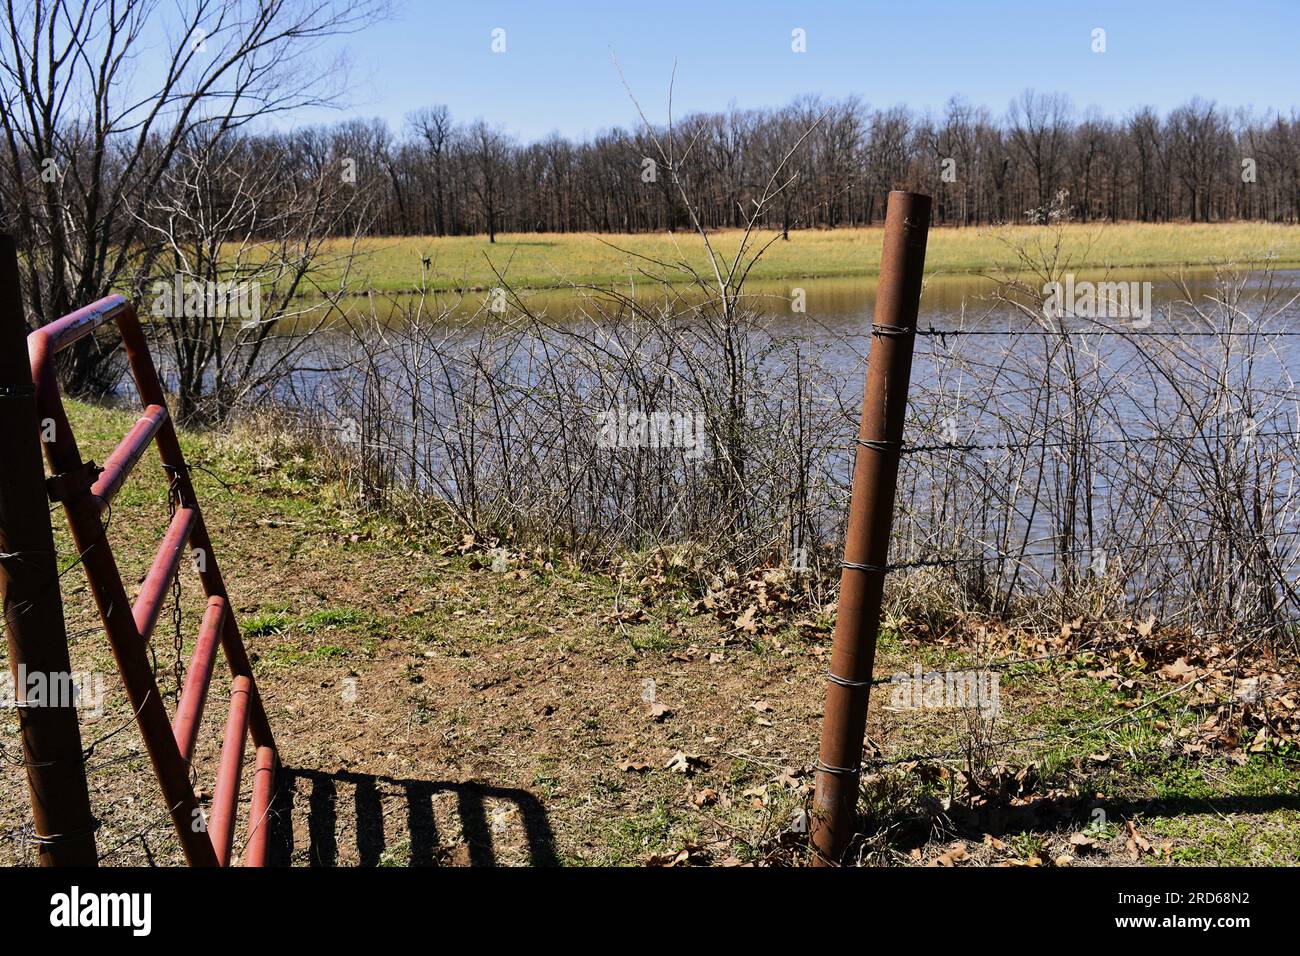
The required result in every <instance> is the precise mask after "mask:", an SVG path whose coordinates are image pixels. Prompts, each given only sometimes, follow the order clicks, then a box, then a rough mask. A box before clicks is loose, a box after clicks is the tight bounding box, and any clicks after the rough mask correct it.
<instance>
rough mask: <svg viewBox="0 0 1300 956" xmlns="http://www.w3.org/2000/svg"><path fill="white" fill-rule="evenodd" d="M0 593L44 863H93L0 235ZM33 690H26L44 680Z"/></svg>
mask: <svg viewBox="0 0 1300 956" xmlns="http://www.w3.org/2000/svg"><path fill="white" fill-rule="evenodd" d="M0 458H3V459H4V466H3V467H0V593H2V594H3V601H4V617H5V635H6V637H7V639H8V644H9V667H10V670H11V672H12V673H13V678H14V704H15V709H16V710H17V712H18V725H19V729H20V731H21V734H22V742H23V759H24V762H25V764H26V767H27V786H28V791H29V793H30V795H31V802H32V826H33V828H34V830H35V833H34V835H33V840H34V841H35V842H36V845H37V846H38V847H39V855H40V863H41V865H42V866H94V865H95V863H96V852H95V826H96V823H95V818H94V817H93V816H92V815H91V812H90V796H89V793H88V792H87V788H86V768H85V760H84V758H83V756H82V749H81V729H80V727H79V725H78V721H77V709H76V702H75V701H74V700H72V699H71V696H72V695H71V688H72V686H73V681H72V664H71V661H70V660H69V657H68V637H67V630H66V625H65V623H64V618H63V595H62V592H61V591H60V589H59V572H58V562H57V557H56V555H55V553H54V533H53V529H52V528H51V526H50V514H49V503H48V501H47V499H46V494H45V467H44V465H43V464H42V463H41V447H40V422H39V420H38V418H37V412H36V398H35V393H34V390H33V386H32V370H31V366H30V365H29V364H28V358H27V327H26V323H25V322H24V321H23V309H22V293H21V291H20V287H19V284H18V255H17V251H16V249H15V247H14V242H13V239H12V238H11V237H9V236H6V235H2V234H0ZM42 685H43V690H36V691H34V692H33V695H32V696H29V688H38V687H41V686H42Z"/></svg>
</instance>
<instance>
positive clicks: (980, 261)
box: [319, 223, 1300, 292]
mask: <svg viewBox="0 0 1300 956" xmlns="http://www.w3.org/2000/svg"><path fill="white" fill-rule="evenodd" d="M882 234H883V229H881V228H879V227H876V228H870V229H836V230H831V231H827V230H799V231H795V232H791V233H790V239H789V241H782V240H780V239H778V240H777V241H775V242H773V243H772V244H771V245H770V246H769V247H768V249H767V252H766V253H765V254H764V256H763V257H762V259H761V260H760V261H759V263H758V265H757V266H755V268H754V269H753V271H752V272H751V273H750V276H751V278H753V279H759V280H761V279H792V278H800V279H811V278H820V277H839V276H870V275H874V274H875V273H876V272H877V271H878V270H879V267H880V245H881V237H882ZM740 236H741V234H740V233H739V232H737V231H734V230H732V231H724V232H720V233H717V234H716V235H715V237H714V243H715V246H716V248H717V249H718V250H719V251H720V252H721V253H723V254H724V255H731V256H734V254H735V250H736V248H737V245H738V243H739V241H740ZM1050 237H1051V231H1050V230H1049V229H1048V228H1046V227H1031V226H1006V227H996V228H983V229H975V228H968V229H959V228H936V229H934V230H932V231H931V233H930V240H929V248H928V252H927V255H926V268H927V270H928V271H930V272H932V273H936V272H944V273H977V272H982V271H992V270H997V269H1001V268H1011V267H1014V266H1015V264H1016V256H1015V253H1014V252H1013V246H1015V245H1016V244H1020V243H1023V242H1028V243H1030V244H1031V245H1032V244H1034V243H1038V242H1048V241H1050ZM1064 237H1065V250H1066V253H1067V254H1068V255H1071V256H1072V257H1073V263H1072V264H1073V266H1074V267H1085V266H1087V267H1096V266H1114V267H1141V266H1161V267H1176V266H1195V265H1206V264H1214V263H1221V262H1236V263H1243V264H1244V263H1251V262H1259V261H1263V260H1266V259H1269V260H1272V261H1274V262H1276V263H1278V264H1283V265H1293V264H1300V226H1282V225H1272V224H1265V223H1224V224H1214V225H1205V224H1198V225H1192V224H1187V223H1172V224H1146V223H1124V224H1118V225H1077V224H1075V225H1068V226H1065V227H1064ZM771 238H772V234H771V233H764V234H761V235H759V236H758V238H757V243H758V244H759V245H762V244H763V243H765V242H766V241H767V240H770V239H771ZM361 248H362V250H363V252H364V256H363V258H362V260H361V261H360V262H358V263H357V264H356V267H355V269H354V271H353V274H352V276H351V278H350V280H349V286H350V288H352V289H354V290H355V291H365V290H368V289H374V290H376V291H382V292H403V291H409V290H412V289H416V288H418V287H419V286H420V283H421V270H422V260H423V259H424V258H426V257H427V258H428V260H429V267H428V272H427V278H428V285H429V288H431V289H449V288H454V289H484V288H489V287H492V286H495V285H497V284H498V279H497V278H496V275H495V273H494V269H495V270H497V271H500V272H501V273H502V274H503V275H505V276H506V279H507V281H508V282H509V283H510V284H511V285H513V286H516V287H519V288H550V287H556V286H565V285H568V284H570V283H573V284H579V285H599V286H609V285H614V284H617V283H626V282H627V281H629V280H632V279H635V280H636V281H638V282H643V281H645V274H644V272H649V273H650V274H652V275H655V276H656V277H660V276H661V277H664V278H667V279H669V280H683V279H686V278H688V276H687V274H686V272H685V271H684V270H682V269H680V268H670V269H663V268H661V267H658V266H656V265H654V264H652V263H651V262H648V261H647V259H659V260H662V261H665V262H676V261H679V260H683V259H684V260H685V261H687V262H690V263H692V264H693V265H694V266H695V267H696V268H698V269H701V270H704V269H706V260H705V257H704V254H703V247H702V243H701V241H700V239H699V237H698V236H696V235H693V234H691V233H686V232H681V233H678V234H677V235H675V236H669V235H666V234H661V233H657V234H637V235H613V236H596V235H591V234H568V235H562V234H543V233H520V234H509V235H501V236H498V238H497V242H496V243H495V244H489V243H488V241H487V238H486V237H484V236H468V237H451V238H432V237H427V236H425V237H420V236H417V237H401V238H377V239H369V240H366V241H365V242H363V243H362V246H361ZM345 250H346V246H345V245H343V244H341V243H335V244H333V245H332V246H329V247H327V250H326V252H327V256H328V255H330V254H335V255H337V254H339V253H341V252H343V251H345ZM643 270H644V271H643ZM319 281H320V282H321V284H322V286H323V287H325V288H330V287H336V286H337V284H338V278H337V275H331V274H330V273H329V272H328V271H324V272H322V273H321V275H320V276H319Z"/></svg>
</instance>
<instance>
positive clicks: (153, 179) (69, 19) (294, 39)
mask: <svg viewBox="0 0 1300 956" xmlns="http://www.w3.org/2000/svg"><path fill="white" fill-rule="evenodd" d="M384 8H385V3H384V0H352V2H349V0H275V2H264V0H169V2H166V3H164V2H162V0H137V2H131V3H118V2H109V0H98V2H92V0H82V2H77V0H31V2H29V3H25V4H18V5H15V4H14V3H12V2H10V3H8V4H7V5H6V9H5V19H4V23H3V30H2V31H0V32H2V35H0V75H3V76H4V84H3V87H4V93H3V95H0V129H2V130H3V135H4V143H3V147H2V148H3V150H4V154H5V165H6V166H7V167H8V175H6V176H5V177H3V178H0V182H2V183H3V187H0V188H3V190H4V201H3V206H4V211H5V214H6V217H7V219H8V220H9V222H8V223H7V225H8V227H9V228H13V229H15V230H16V231H17V233H18V235H19V237H20V239H21V241H22V243H23V245H24V247H25V250H26V256H25V257H24V262H25V266H26V286H27V287H26V299H27V303H28V306H29V308H30V309H31V312H32V315H33V316H34V318H35V321H36V322H38V323H40V322H46V321H49V320H51V319H53V318H55V317H57V316H59V315H62V314H63V313H65V312H67V311H69V310H70V309H71V308H73V307H75V306H77V305H81V304H84V303H86V302H88V301H90V300H92V299H95V298H98V297H100V296H102V295H104V294H105V293H107V292H108V291H109V290H110V289H112V288H114V287H118V286H120V285H121V284H122V283H123V281H124V280H127V279H129V278H131V276H132V275H133V274H134V273H138V272H147V266H148V259H149V257H150V255H151V251H150V250H149V248H148V246H147V245H145V244H143V239H144V238H145V233H144V217H143V216H142V215H141V213H142V212H143V209H144V207H145V205H146V203H147V201H148V199H149V197H150V196H152V195H154V194H155V192H156V190H157V189H158V186H159V184H160V183H161V182H162V179H163V177H164V176H165V175H166V173H167V171H168V169H169V167H170V166H171V164H172V163H173V161H174V160H175V158H176V155H177V152H178V150H180V149H182V147H183V146H184V145H185V144H187V143H189V142H192V141H193V140H192V137H193V136H194V135H195V134H196V133H197V132H199V131H203V133H204V135H206V136H207V137H208V138H209V139H212V138H214V137H217V136H219V135H220V134H222V133H224V132H226V131H231V130H236V129H239V128H241V127H243V126H244V125H245V124H247V123H248V122H249V121H251V120H253V119H256V118H258V117H267V116H273V115H277V114H281V113H286V112H288V111H291V110H294V109H298V108H300V107H303V106H307V105H320V104H326V103H331V102H334V101H335V100H336V99H337V97H338V95H339V91H340V83H341V81H342V79H343V76H344V74H343V73H342V63H340V62H337V61H335V62H331V63H318V62H316V61H315V59H314V56H315V54H316V53H318V52H319V47H320V42H321V41H322V40H324V39H326V38H328V37H330V36H333V35H336V34H339V33H346V32H349V31H352V30H356V29H359V28H360V27H362V26H364V25H366V24H368V23H370V22H373V20H374V19H375V18H376V16H378V15H379V14H380V13H382V12H383V10H384ZM146 24H148V35H147V36H146V29H145V27H146ZM158 36H162V37H164V38H165V41H164V43H163V44H162V46H161V52H162V57H163V59H162V62H161V63H158V62H156V57H157V55H158V53H157V48H156V47H155V46H154V43H155V38H157V37H158ZM146 48H147V49H148V55H149V57H150V58H151V60H154V61H155V67H156V68H154V69H151V70H150V71H149V72H148V75H150V76H155V77H157V79H156V81H154V82H153V83H152V84H150V85H148V86H146V85H145V84H143V83H141V82H137V77H138V76H139V75H140V74H136V73H134V72H133V70H132V67H133V64H135V63H136V62H137V61H138V60H139V59H140V58H141V57H142V56H143V55H144V54H145V51H146ZM142 260H143V261H142ZM74 358H75V361H74V363H73V367H72V368H71V369H70V371H71V372H72V375H71V376H70V378H71V381H70V383H69V384H70V386H71V387H74V388H78V387H79V388H86V387H92V386H95V385H97V384H98V385H101V386H102V385H103V381H102V374H101V373H102V366H101V363H100V362H98V361H97V360H96V354H95V352H94V351H93V349H91V348H90V347H88V346H85V347H82V348H81V349H79V350H78V352H77V354H76V355H75V356H74Z"/></svg>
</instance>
